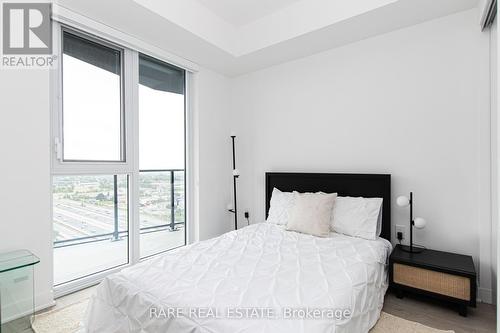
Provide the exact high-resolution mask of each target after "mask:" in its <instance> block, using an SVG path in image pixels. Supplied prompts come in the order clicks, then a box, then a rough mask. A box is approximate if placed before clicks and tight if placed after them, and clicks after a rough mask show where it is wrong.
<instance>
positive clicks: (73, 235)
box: [53, 175, 129, 285]
mask: <svg viewBox="0 0 500 333" xmlns="http://www.w3.org/2000/svg"><path fill="white" fill-rule="evenodd" d="M53 219H54V223H53V228H54V284H55V285H59V284H62V283H65V282H68V281H72V280H76V279H78V278H81V277H85V276H88V275H91V274H94V273H96V272H100V271H104V270H106V269H109V268H113V267H117V266H120V265H124V264H127V263H128V261H129V260H128V245H127V244H128V177H127V176H126V175H111V176H59V177H54V180H53Z"/></svg>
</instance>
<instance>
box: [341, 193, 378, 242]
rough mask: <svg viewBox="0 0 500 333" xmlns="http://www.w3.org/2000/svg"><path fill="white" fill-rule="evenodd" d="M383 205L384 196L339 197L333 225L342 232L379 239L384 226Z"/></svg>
mask: <svg viewBox="0 0 500 333" xmlns="http://www.w3.org/2000/svg"><path fill="white" fill-rule="evenodd" d="M381 207H382V198H362V197H359V198H354V197H337V199H336V200H335V204H334V206H333V214H332V220H331V227H332V229H333V231H335V232H337V233H340V234H345V235H348V236H353V237H360V238H365V239H372V240H374V239H377V236H378V235H379V234H380V231H381V227H382V218H381V216H382V215H381ZM379 216H380V219H379ZM379 221H380V226H379ZM379 229H380V230H379Z"/></svg>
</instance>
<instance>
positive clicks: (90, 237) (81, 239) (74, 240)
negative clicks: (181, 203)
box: [54, 169, 185, 248]
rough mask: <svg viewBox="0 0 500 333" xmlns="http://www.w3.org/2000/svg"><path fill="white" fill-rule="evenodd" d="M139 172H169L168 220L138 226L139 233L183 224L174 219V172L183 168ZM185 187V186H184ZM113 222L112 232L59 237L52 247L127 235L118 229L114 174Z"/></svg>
mask: <svg viewBox="0 0 500 333" xmlns="http://www.w3.org/2000/svg"><path fill="white" fill-rule="evenodd" d="M140 172H141V173H147V172H162V173H164V172H165V173H167V172H168V173H169V174H170V194H171V195H170V222H169V223H167V224H159V225H152V226H146V227H142V228H140V234H148V233H153V232H159V231H165V230H170V231H175V230H176V228H177V226H178V225H184V224H185V222H184V221H182V222H176V221H175V186H174V185H175V173H176V172H184V170H183V169H168V170H144V171H143V170H141V171H140ZM184 188H185V187H184ZM113 197H114V201H113V212H114V223H113V232H110V233H102V234H97V235H88V236H82V237H76V238H71V239H60V240H55V241H54V248H62V247H67V246H75V245H81V244H87V243H94V242H102V241H117V240H121V239H123V238H126V237H128V235H129V232H128V230H119V214H118V176H117V175H115V176H114V196H113Z"/></svg>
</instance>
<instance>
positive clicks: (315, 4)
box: [56, 0, 480, 76]
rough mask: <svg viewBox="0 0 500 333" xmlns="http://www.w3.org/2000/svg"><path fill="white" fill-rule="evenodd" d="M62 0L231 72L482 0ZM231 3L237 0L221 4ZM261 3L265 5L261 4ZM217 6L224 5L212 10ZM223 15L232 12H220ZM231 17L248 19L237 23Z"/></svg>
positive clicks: (468, 6) (206, 64)
mask: <svg viewBox="0 0 500 333" xmlns="http://www.w3.org/2000/svg"><path fill="white" fill-rule="evenodd" d="M56 1H57V2H58V3H59V4H60V5H61V6H63V7H64V8H67V9H69V10H71V11H74V12H76V13H79V14H82V15H84V16H86V17H89V18H92V19H93V20H95V21H98V22H101V23H104V24H106V25H108V26H111V27H113V28H115V29H117V30H119V31H121V32H124V33H126V34H128V35H130V36H132V37H135V38H137V39H139V40H141V41H143V42H146V43H148V44H150V45H154V46H156V47H157V48H159V49H163V50H165V51H166V52H167V53H170V54H174V55H176V56H178V57H180V58H184V59H186V60H188V61H190V62H191V63H196V64H198V65H200V66H203V67H206V68H209V69H212V70H215V71H217V72H219V73H222V74H226V75H228V76H237V75H241V74H245V73H249V72H252V71H256V70H259V69H262V68H265V67H269V66H272V65H276V64H279V63H283V62H286V61H290V60H293V59H298V58H301V57H306V56H308V55H312V54H315V53H318V52H322V51H326V50H328V49H331V48H335V47H339V46H342V45H346V44H349V43H352V42H356V41H359V40H362V39H366V38H369V37H372V36H376V35H379V34H383V33H387V32H390V31H394V30H397V29H401V28H404V27H408V26H411V25H415V24H419V23H422V22H425V21H428V20H432V19H435V18H438V17H442V16H446V15H450V14H453V13H456V12H459V11H463V10H467V9H471V8H473V7H477V4H478V0H253V1H252V0H106V1H102V0H56ZM201 2H203V3H204V4H205V5H206V4H207V3H209V5H210V6H211V8H210V9H209V8H207V7H205V5H201ZM233 2H234V3H233ZM271 2H273V4H269V3H271ZM274 2H276V3H274ZM226 3H233V4H231V5H229V6H228V7H225V6H223V4H226ZM236 3H240V5H241V7H238V6H236ZM255 3H259V4H260V5H262V6H260V7H259V8H256V7H258V6H256V5H255ZM278 3H279V4H280V6H281V7H279V8H278V7H276V6H277V5H278ZM264 4H266V5H264ZM217 6H222V7H224V8H222V10H220V8H219V9H217V10H216V9H214V8H215V7H217ZM212 7H214V8H212ZM243 9H244V10H243ZM243 11H245V12H248V13H249V14H248V16H246V17H245V18H242V17H243V16H239V15H243V14H241V13H242V12H243ZM215 12H217V13H215ZM222 12H223V13H222ZM223 15H224V16H228V17H229V16H230V17H231V18H229V19H227V18H226V19H222V18H221V16H223ZM245 15H246V14H245ZM261 15H264V16H261ZM255 17H257V19H256V20H255ZM228 20H232V21H233V22H238V24H243V22H248V23H246V24H244V25H239V26H236V25H234V23H230V22H228ZM248 20H253V21H251V22H249V21H248ZM478 33H480V28H479V14H478Z"/></svg>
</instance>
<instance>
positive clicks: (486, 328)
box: [2, 287, 496, 333]
mask: <svg viewBox="0 0 500 333" xmlns="http://www.w3.org/2000/svg"><path fill="white" fill-rule="evenodd" d="M94 289H95V287H91V288H88V289H84V290H82V291H79V292H77V293H74V294H71V295H67V296H64V297H61V298H58V299H57V300H56V305H55V306H54V307H52V308H50V309H47V310H44V311H41V312H45V311H49V310H55V309H61V308H64V307H66V306H68V305H71V304H74V303H76V302H79V301H81V300H83V299H86V298H88V297H90V295H91V294H92V293H93V292H94ZM383 311H385V312H387V313H390V314H392V315H395V316H398V317H401V318H404V319H408V320H411V321H416V322H419V323H421V324H424V325H427V326H430V327H434V328H438V329H442V330H454V331H455V332H456V333H492V332H496V308H495V307H494V306H492V305H489V304H483V303H479V304H478V305H477V308H475V309H474V308H469V315H468V316H467V317H461V316H459V315H458V312H457V311H456V310H455V309H452V308H450V307H449V306H448V305H447V304H443V303H440V302H436V301H432V300H429V299H428V298H420V297H417V296H412V295H407V296H405V297H404V298H403V299H398V298H396V296H395V295H394V294H392V293H390V292H388V293H387V295H386V297H385V303H384V309H383ZM14 332H15V333H32V332H33V331H32V330H31V329H30V328H28V327H27V326H26V320H24V322H23V320H17V321H14V322H11V323H9V324H8V325H7V327H6V328H5V330H4V331H2V333H14Z"/></svg>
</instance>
